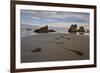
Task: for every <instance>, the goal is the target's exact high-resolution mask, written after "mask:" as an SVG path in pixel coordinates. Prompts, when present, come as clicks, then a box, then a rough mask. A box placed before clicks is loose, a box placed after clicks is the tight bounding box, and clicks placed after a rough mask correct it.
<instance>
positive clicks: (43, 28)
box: [34, 25, 56, 33]
mask: <svg viewBox="0 0 100 73" xmlns="http://www.w3.org/2000/svg"><path fill="white" fill-rule="evenodd" d="M34 32H36V33H48V32H56V31H55V30H52V29H50V30H48V25H46V26H44V27H41V28H39V29H35V30H34Z"/></svg>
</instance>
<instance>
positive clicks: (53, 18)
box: [21, 10, 89, 23]
mask: <svg viewBox="0 0 100 73" xmlns="http://www.w3.org/2000/svg"><path fill="white" fill-rule="evenodd" d="M21 14H22V16H21V17H22V20H24V19H27V21H28V20H29V21H31V22H33V23H34V22H35V23H36V22H37V23H54V22H55V23H56V22H72V23H74V22H75V23H89V13H82V12H81V13H80V12H61V11H40V10H21Z"/></svg>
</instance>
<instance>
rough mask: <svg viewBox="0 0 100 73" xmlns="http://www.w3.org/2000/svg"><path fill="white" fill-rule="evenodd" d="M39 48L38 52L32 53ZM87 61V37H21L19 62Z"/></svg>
mask: <svg viewBox="0 0 100 73" xmlns="http://www.w3.org/2000/svg"><path fill="white" fill-rule="evenodd" d="M36 48H39V51H34V50H35V49H36ZM85 59H89V35H76V34H46V33H45V34H39V35H32V36H28V37H21V62H22V63H27V62H45V61H65V60H85Z"/></svg>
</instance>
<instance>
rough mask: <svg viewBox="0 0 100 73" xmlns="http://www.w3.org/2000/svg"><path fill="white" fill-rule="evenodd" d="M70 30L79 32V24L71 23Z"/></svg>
mask: <svg viewBox="0 0 100 73" xmlns="http://www.w3.org/2000/svg"><path fill="white" fill-rule="evenodd" d="M68 32H77V24H75V25H71V26H70V28H69V29H68Z"/></svg>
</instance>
